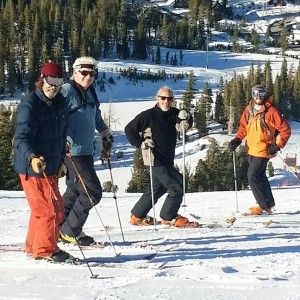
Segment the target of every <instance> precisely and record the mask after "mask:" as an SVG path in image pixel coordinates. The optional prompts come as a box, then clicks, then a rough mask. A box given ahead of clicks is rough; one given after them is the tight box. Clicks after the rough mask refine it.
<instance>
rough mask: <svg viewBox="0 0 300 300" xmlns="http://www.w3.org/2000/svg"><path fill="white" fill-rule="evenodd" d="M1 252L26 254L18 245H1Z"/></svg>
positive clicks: (22, 247)
mask: <svg viewBox="0 0 300 300" xmlns="http://www.w3.org/2000/svg"><path fill="white" fill-rule="evenodd" d="M1 252H25V248H24V246H17V245H0V253H1Z"/></svg>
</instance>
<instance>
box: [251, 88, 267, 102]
mask: <svg viewBox="0 0 300 300" xmlns="http://www.w3.org/2000/svg"><path fill="white" fill-rule="evenodd" d="M252 98H253V99H256V98H260V99H262V100H266V99H267V89H266V87H265V86H264V85H263V84H257V85H255V86H254V87H253V88H252Z"/></svg>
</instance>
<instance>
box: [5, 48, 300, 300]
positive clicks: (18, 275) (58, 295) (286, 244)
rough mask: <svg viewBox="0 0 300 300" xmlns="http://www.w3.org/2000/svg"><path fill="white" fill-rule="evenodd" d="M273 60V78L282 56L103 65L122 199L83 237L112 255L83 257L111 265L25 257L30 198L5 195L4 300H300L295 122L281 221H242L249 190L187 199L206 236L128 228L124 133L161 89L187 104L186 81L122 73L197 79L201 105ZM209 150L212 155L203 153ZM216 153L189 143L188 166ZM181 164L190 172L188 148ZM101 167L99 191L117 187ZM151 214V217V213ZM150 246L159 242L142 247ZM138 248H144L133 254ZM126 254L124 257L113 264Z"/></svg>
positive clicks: (103, 210) (298, 128) (93, 216)
mask: <svg viewBox="0 0 300 300" xmlns="http://www.w3.org/2000/svg"><path fill="white" fill-rule="evenodd" d="M166 51H170V55H174V54H175V52H176V54H177V58H178V55H179V52H178V50H175V49H162V59H163V58H164V57H165V54H166ZM286 59H287V61H288V65H289V66H291V65H292V64H293V65H294V66H295V67H297V66H298V64H299V60H298V59H294V58H291V57H287V58H286ZM266 60H270V62H271V66H272V69H273V73H274V75H273V78H275V74H276V73H277V72H279V71H280V67H281V63H282V57H279V56H277V55H270V56H266V55H262V54H247V53H243V54H237V53H231V52H215V51H209V52H208V53H206V52H205V51H183V63H182V65H181V66H180V65H178V66H170V65H165V64H164V63H163V64H162V65H160V66H158V65H153V64H152V63H151V62H150V61H147V62H144V63H141V62H136V61H125V62H123V61H118V60H112V59H111V60H105V61H100V63H99V67H100V72H105V73H106V77H107V78H108V77H109V76H112V77H113V78H114V79H115V82H116V84H115V85H106V91H105V92H99V91H98V93H99V96H100V99H101V102H102V104H101V109H102V113H103V115H104V116H105V115H106V114H108V112H109V110H111V109H113V112H114V120H115V121H114V122H113V124H111V125H112V131H113V134H114V136H115V145H114V149H113V156H112V175H113V179H114V183H115V184H116V185H117V186H118V191H117V192H116V194H115V195H114V194H113V193H104V195H103V199H102V200H101V202H100V204H99V205H97V206H96V207H95V208H93V209H92V210H91V213H90V217H89V219H88V221H87V223H86V226H85V227H84V231H85V233H86V234H89V235H91V236H93V237H94V238H95V239H96V240H98V241H103V242H105V247H104V248H103V249H101V248H99V249H92V250H91V249H83V255H84V257H85V258H97V259H98V260H103V261H106V263H105V265H104V264H102V265H97V264H94V263H90V264H89V265H87V264H83V265H80V266H74V265H61V264H51V263H47V262H41V261H34V260H32V259H30V258H28V257H26V255H25V253H24V252H22V251H20V249H22V247H23V245H24V241H25V237H26V232H27V225H28V220H29V215H30V209H29V206H28V204H27V201H26V198H25V195H24V193H23V192H21V191H20V192H11V191H0V210H1V212H2V213H1V215H0V222H1V243H0V249H1V250H0V269H1V272H0V299H16V300H17V299H18V300H19V299H31V300H35V299H49V300H50V299H72V300H76V299H90V300H92V299H95V300H96V299H97V300H104V299H105V300H116V299H118V300H119V299H122V300H129V299H130V300H131V299H138V300H140V299H172V300H175V299H180V300H183V299H189V300H191V299H205V300H208V299H214V300H215V299H222V300H230V299H235V300H236V299H255V300H261V299H263V300H265V299H274V300H277V299H278V300H282V299H289V300H297V299H300V288H299V282H300V234H299V232H300V231H299V227H300V224H299V214H300V201H299V195H298V193H299V192H300V184H299V179H298V178H297V177H296V176H295V175H294V174H293V173H292V172H290V170H289V169H288V168H287V167H286V165H285V164H284V162H283V160H284V159H285V158H286V157H287V156H290V155H295V156H297V157H300V149H299V135H300V125H299V123H297V122H290V124H291V127H292V136H291V138H290V140H289V143H288V144H287V146H286V147H285V149H284V150H282V151H281V152H280V153H279V155H278V156H277V157H276V158H274V159H272V163H273V165H274V167H275V176H274V177H272V178H270V181H271V185H272V188H273V193H274V197H275V201H276V207H275V209H276V210H275V212H274V214H273V215H264V216H257V217H253V216H252V217H244V216H242V213H243V212H246V211H247V209H248V208H249V207H250V206H253V205H254V204H255V201H254V198H253V196H252V193H251V191H250V190H245V191H230V192H210V193H188V194H186V195H185V204H186V207H182V208H181V209H180V211H179V213H180V214H182V215H184V216H186V217H188V218H189V219H190V220H195V221H198V222H200V223H201V224H204V225H205V226H204V227H203V228H196V229H174V228H167V227H163V226H162V225H157V226H156V228H154V226H149V227H135V226H131V225H130V224H129V217H130V210H131V208H132V207H133V205H134V204H135V203H136V201H137V200H138V199H139V197H140V195H141V194H128V193H126V192H125V190H126V188H127V186H128V182H129V180H130V179H131V174H132V173H131V172H132V166H133V155H134V151H135V149H134V148H133V147H132V146H131V145H130V144H129V143H128V141H127V139H126V137H125V135H124V127H125V125H126V124H127V123H128V122H129V121H130V120H131V119H132V118H133V117H134V116H135V115H136V114H138V113H139V112H141V111H142V110H145V109H147V108H150V107H152V106H153V105H154V104H155V101H154V95H155V93H156V91H157V89H158V88H159V87H161V86H162V85H169V86H170V87H171V88H173V89H174V91H175V94H176V100H177V101H179V100H180V98H181V96H182V93H183V92H184V90H185V89H186V86H187V80H188V79H187V77H185V79H184V80H176V81H175V80H174V79H166V81H164V82H162V81H160V82H154V83H153V82H146V81H139V82H136V83H133V82H129V81H127V80H125V79H123V78H122V77H121V78H119V77H118V76H119V73H118V69H119V68H120V67H122V68H128V67H133V68H137V70H139V71H141V72H147V70H148V69H151V71H153V72H156V71H157V70H159V69H165V71H166V73H167V74H170V75H173V74H178V73H186V74H189V72H190V71H191V70H193V72H194V74H195V76H196V78H197V82H196V89H198V90H199V94H197V95H196V96H199V95H200V94H201V90H202V87H203V84H204V82H206V81H207V82H208V83H209V85H210V87H211V88H212V90H213V92H214V93H215V91H216V90H217V89H218V82H219V79H220V77H221V76H222V77H223V78H224V79H225V80H228V79H230V78H231V77H232V76H233V73H234V72H237V73H238V74H240V73H244V74H246V73H247V72H248V70H249V66H250V64H251V63H253V64H254V65H257V64H260V65H263V64H264V62H265V61H266ZM207 61H208V68H206V63H207ZM18 99H19V97H18V96H15V98H6V99H4V100H3V101H1V103H4V104H9V103H12V102H13V103H14V102H16V101H17V100H18ZM190 134H191V133H190ZM209 137H214V138H215V139H216V140H217V141H219V143H220V144H223V143H224V142H226V141H229V140H230V139H232V137H233V136H228V134H227V133H226V132H222V131H220V130H216V131H213V130H212V131H211V133H210V135H209ZM203 145H207V147H204V148H205V149H204V150H200V149H203V147H202V146H203ZM208 145H209V139H208V136H207V137H204V138H202V139H197V138H194V139H191V142H189V143H187V144H186V145H185V161H186V163H187V164H188V165H189V166H191V168H194V167H195V166H196V164H197V162H198V160H199V159H200V158H202V159H203V158H205V155H206V150H207V148H208ZM119 151H122V152H123V158H121V159H118V158H117V154H118V152H119ZM175 163H176V164H177V165H178V166H179V167H182V163H183V147H182V144H181V143H180V142H179V143H178V146H177V149H176V158H175ZM95 166H96V170H97V174H98V176H99V178H100V180H101V182H102V183H103V182H106V181H109V180H110V172H109V169H108V166H107V164H104V165H102V164H101V163H100V161H99V153H98V154H97V153H96V154H95ZM217 175H218V174H216V176H217ZM60 190H61V192H62V193H63V192H64V190H65V183H64V180H61V181H60ZM114 196H116V197H114ZM114 198H116V199H114ZM163 201H164V197H162V199H160V200H159V202H158V204H157V206H156V207H155V213H156V216H159V211H160V207H161V205H162V203H163ZM116 204H117V206H116ZM118 212H119V215H120V222H119V219H118ZM149 214H150V215H152V216H153V211H150V213H149ZM232 217H236V221H235V222H234V223H233V224H231V223H227V219H231V218H232ZM120 223H121V228H120ZM149 239H150V240H152V241H150V242H148V243H146V242H142V241H145V240H149ZM132 241H140V243H135V244H132V243H131V242H132ZM60 247H61V248H62V249H64V250H66V251H69V252H70V253H71V254H72V255H74V256H76V257H79V258H83V255H82V253H81V252H80V251H79V249H78V248H77V247H76V246H69V245H64V244H61V245H60ZM4 250H6V251H4ZM7 250H10V251H7ZM119 253H121V254H120V256H118V257H115V256H116V254H119ZM154 253H157V255H156V256H155V257H154V258H153V259H152V260H151V261H146V260H131V261H124V260H125V258H132V259H133V258H137V257H138V256H140V255H142V254H145V255H146V254H147V255H148V254H154ZM108 261H113V262H111V263H109V262H108ZM94 277H97V278H94Z"/></svg>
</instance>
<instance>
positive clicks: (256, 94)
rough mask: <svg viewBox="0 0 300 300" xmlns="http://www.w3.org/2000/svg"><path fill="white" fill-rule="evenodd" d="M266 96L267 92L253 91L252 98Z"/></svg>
mask: <svg viewBox="0 0 300 300" xmlns="http://www.w3.org/2000/svg"><path fill="white" fill-rule="evenodd" d="M266 96H267V93H266V92H263V91H254V92H253V98H259V99H264V98H265V97H266Z"/></svg>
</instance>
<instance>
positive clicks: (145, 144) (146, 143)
mask: <svg viewBox="0 0 300 300" xmlns="http://www.w3.org/2000/svg"><path fill="white" fill-rule="evenodd" d="M154 147H155V143H154V141H153V140H152V139H150V138H147V139H145V140H144V141H143V142H142V144H141V149H143V150H146V149H149V148H151V149H153V148H154Z"/></svg>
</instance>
